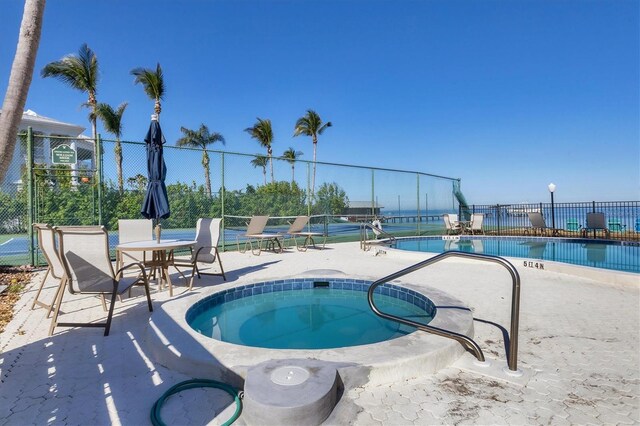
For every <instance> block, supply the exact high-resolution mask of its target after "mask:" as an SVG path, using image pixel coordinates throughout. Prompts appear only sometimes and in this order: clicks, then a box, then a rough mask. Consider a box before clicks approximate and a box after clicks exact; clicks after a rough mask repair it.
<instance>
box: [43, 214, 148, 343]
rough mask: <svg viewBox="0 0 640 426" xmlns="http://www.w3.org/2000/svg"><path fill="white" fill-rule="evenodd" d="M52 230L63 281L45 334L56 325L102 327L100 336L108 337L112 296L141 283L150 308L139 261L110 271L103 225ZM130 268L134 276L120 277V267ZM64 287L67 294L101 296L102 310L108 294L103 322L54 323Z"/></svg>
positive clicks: (144, 275)
mask: <svg viewBox="0 0 640 426" xmlns="http://www.w3.org/2000/svg"><path fill="white" fill-rule="evenodd" d="M55 231H56V233H57V235H58V253H59V256H60V259H61V260H62V265H63V267H64V270H65V276H66V277H67V278H66V279H65V280H64V285H63V288H61V289H60V291H59V292H58V296H57V300H56V302H55V311H54V314H53V318H52V319H51V326H50V328H49V335H52V334H53V331H54V329H55V328H56V327H104V335H105V336H108V335H109V330H110V328H111V318H112V317H113V310H114V306H115V302H116V297H117V296H118V295H121V294H123V293H124V292H126V291H127V290H129V289H130V288H131V287H132V286H134V285H142V286H144V289H145V292H146V294H147V303H148V305H149V311H153V306H152V305H151V294H150V293H149V283H148V281H147V275H146V273H145V270H144V266H143V265H142V264H141V263H132V264H129V265H126V266H124V267H122V268H120V269H118V270H117V271H116V272H115V273H114V271H113V266H112V265H111V258H110V257H109V235H108V234H107V230H106V229H105V227H104V226H99V227H98V226H92V227H74V226H68V227H66V226H65V227H58V228H55ZM133 267H136V268H139V269H140V274H139V275H138V276H131V277H123V272H124V270H126V269H129V268H133ZM65 287H66V288H67V289H68V290H69V293H71V294H98V295H101V296H102V307H103V309H105V310H106V304H105V300H104V295H105V294H110V295H111V304H110V305H109V313H108V315H107V320H106V322H101V323H95V322H89V323H76V322H58V314H59V311H60V305H61V304H62V298H63V296H64V288H65Z"/></svg>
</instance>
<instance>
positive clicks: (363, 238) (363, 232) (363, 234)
mask: <svg viewBox="0 0 640 426" xmlns="http://www.w3.org/2000/svg"><path fill="white" fill-rule="evenodd" d="M367 228H369V229H371V230H372V231H374V234H375V233H376V232H379V233H380V234H381V235H383V236H384V237H385V238H386V239H387V240H389V241H390V242H393V241H395V240H396V237H394V236H393V235H391V234H389V233H388V232H385V231H384V230H383V229H382V228H378V227H377V226H373V225H372V224H370V223H366V222H363V223H361V224H360V248H361V249H362V250H364V251H367V250H368V249H367ZM369 245H371V244H370V243H369Z"/></svg>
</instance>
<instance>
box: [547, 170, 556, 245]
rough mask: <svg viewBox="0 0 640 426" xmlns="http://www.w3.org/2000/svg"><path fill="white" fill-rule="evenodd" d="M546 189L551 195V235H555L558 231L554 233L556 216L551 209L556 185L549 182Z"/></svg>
mask: <svg viewBox="0 0 640 426" xmlns="http://www.w3.org/2000/svg"><path fill="white" fill-rule="evenodd" d="M548 188H549V192H550V193H551V227H552V228H553V231H552V232H553V235H557V233H558V231H556V215H555V211H554V208H553V193H554V191H555V190H556V184H555V183H553V182H551V183H550V184H549V186H548Z"/></svg>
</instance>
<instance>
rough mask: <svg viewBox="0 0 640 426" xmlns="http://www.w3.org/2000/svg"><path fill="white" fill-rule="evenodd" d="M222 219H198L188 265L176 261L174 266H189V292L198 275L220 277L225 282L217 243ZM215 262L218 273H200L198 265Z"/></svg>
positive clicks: (225, 278)
mask: <svg viewBox="0 0 640 426" xmlns="http://www.w3.org/2000/svg"><path fill="white" fill-rule="evenodd" d="M221 224H222V219H203V218H200V219H198V222H197V224H196V244H195V247H194V248H193V250H192V251H191V257H190V258H189V260H188V263H180V259H176V260H175V262H174V266H190V267H191V268H192V270H191V279H190V280H189V290H191V289H192V288H193V277H194V276H195V275H196V274H198V279H199V278H200V275H218V276H221V277H222V279H223V280H224V281H226V280H227V277H226V275H225V274H224V269H223V267H222V260H220V253H219V252H218V242H219V241H220V226H221ZM216 260H217V261H218V265H219V266H220V272H219V273H214V272H206V273H205V272H202V271H200V269H199V268H198V263H209V264H215V262H216Z"/></svg>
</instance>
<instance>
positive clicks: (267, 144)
mask: <svg viewBox="0 0 640 426" xmlns="http://www.w3.org/2000/svg"><path fill="white" fill-rule="evenodd" d="M257 120H258V121H256V124H254V125H253V127H248V128H246V129H244V131H245V132H247V133H249V134H250V135H251V137H252V138H253V139H255V140H257V141H258V143H259V144H260V146H262V147H264V148H267V157H268V158H269V165H270V167H271V182H272V183H273V181H274V180H273V158H272V155H273V150H272V149H271V144H272V143H273V129H272V128H271V120H269V119H268V118H267V119H264V120H263V119H262V118H260V117H258V118H257Z"/></svg>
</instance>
